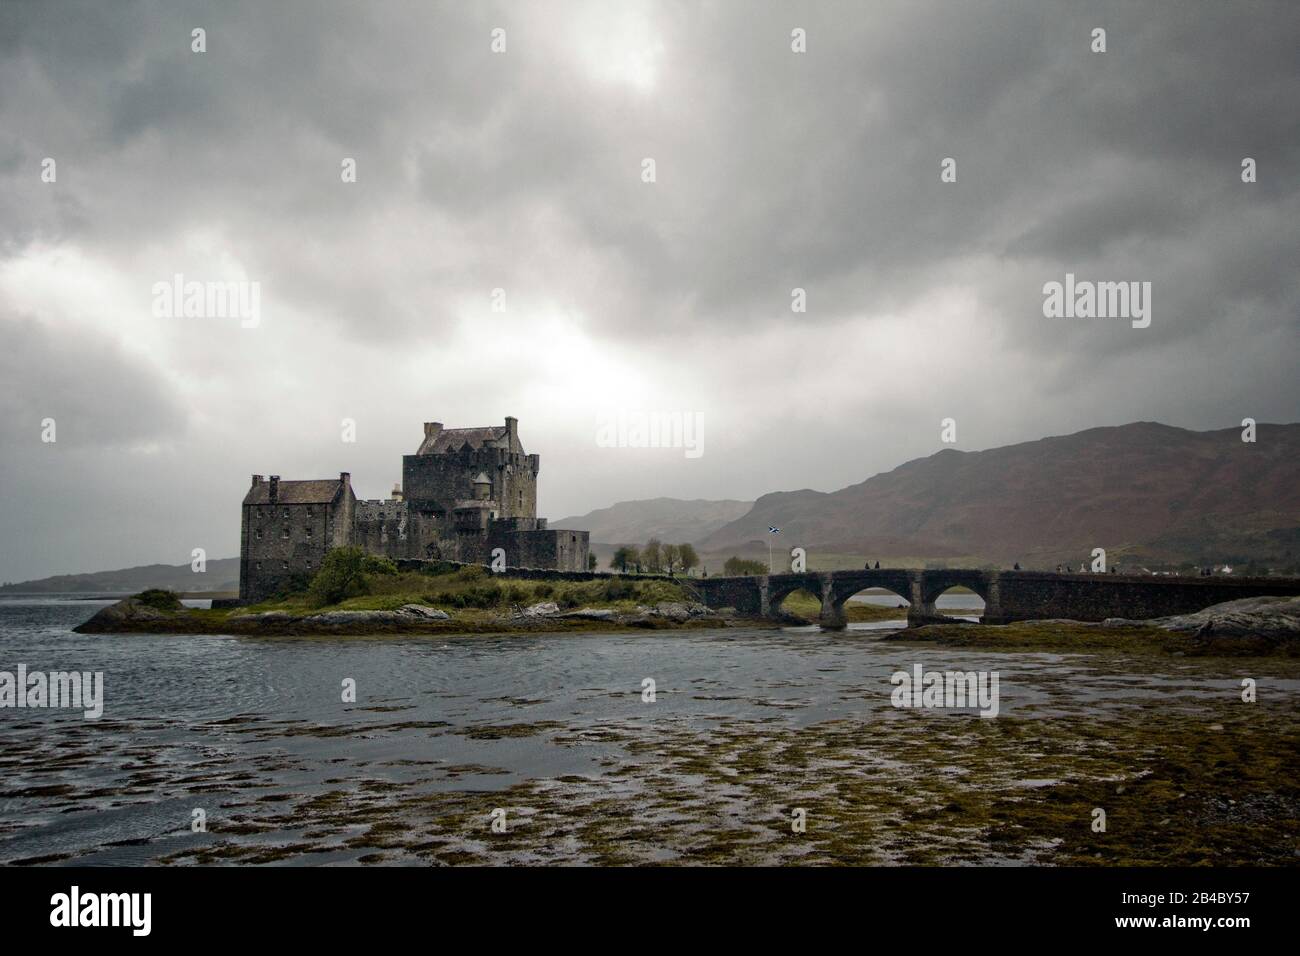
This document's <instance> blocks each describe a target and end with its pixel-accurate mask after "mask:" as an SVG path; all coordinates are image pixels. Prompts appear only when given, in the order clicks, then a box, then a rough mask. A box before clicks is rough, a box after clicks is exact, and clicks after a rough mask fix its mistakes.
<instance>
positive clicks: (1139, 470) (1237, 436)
mask: <svg viewBox="0 0 1300 956" xmlns="http://www.w3.org/2000/svg"><path fill="white" fill-rule="evenodd" d="M769 525H775V526H778V527H780V528H781V529H782V538H781V543H782V544H783V545H784V546H786V547H787V548H788V547H790V546H793V545H800V546H802V547H805V548H809V549H812V548H816V549H818V550H821V551H823V552H832V553H842V554H854V555H863V554H865V555H877V556H880V557H886V558H888V557H890V556H904V555H905V556H909V557H920V558H925V559H933V560H948V561H950V563H951V562H956V561H962V562H981V563H983V562H996V563H1002V564H1009V563H1011V562H1013V561H1020V562H1022V563H1025V564H1026V565H1033V566H1036V567H1044V566H1048V567H1050V566H1052V565H1054V564H1055V563H1056V562H1058V561H1060V562H1070V563H1072V564H1074V565H1077V564H1078V563H1079V562H1080V561H1083V560H1087V559H1089V555H1090V554H1091V551H1092V549H1093V548H1097V547H1101V548H1105V549H1106V550H1107V554H1108V556H1109V557H1111V558H1112V560H1114V559H1116V558H1124V559H1126V560H1127V561H1128V562H1148V563H1149V562H1169V563H1177V562H1193V563H1210V562H1213V561H1227V562H1232V563H1244V562H1245V561H1246V560H1248V559H1255V560H1257V561H1260V562H1265V563H1268V562H1271V563H1274V564H1277V565H1282V566H1293V565H1296V564H1297V563H1298V562H1300V424H1290V425H1267V424H1261V425H1259V426H1258V429H1257V441H1256V442H1254V443H1246V442H1243V441H1242V440H1241V430H1240V429H1237V428H1229V429H1224V430H1222V431H1211V432H1192V431H1186V430H1184V429H1181V428H1173V427H1170V426H1168V425H1161V424H1157V423H1154V422H1136V423H1134V424H1130V425H1123V426H1119V427H1113V428H1092V429H1088V430H1087V431H1082V432H1078V433H1076V434H1073V435H1067V436H1064V437H1059V438H1044V439H1042V440H1040V441H1033V442H1024V443H1022V444H1018V445H1008V446H1005V447H1002V448H993V449H989V450H987V451H977V452H965V451H958V450H956V449H952V448H948V449H944V450H943V451H939V452H937V453H935V454H933V455H931V456H929V457H928V458H920V459H916V460H915V461H909V462H907V463H906V464H904V465H900V466H899V467H898V468H895V469H894V470H893V471H890V472H888V473H885V474H880V475H875V476H874V477H872V478H869V479H867V480H866V481H864V482H862V483H861V484H857V485H853V486H851V487H848V488H844V489H841V490H840V491H835V492H831V493H825V492H818V491H807V490H805V491H789V492H778V493H775V494H768V495H764V496H762V497H761V498H759V499H758V501H756V502H755V503H754V507H753V509H752V510H751V511H749V512H748V513H747V514H745V515H744V516H742V517H741V518H740V519H738V520H735V521H731V522H730V523H728V524H726V525H725V526H723V527H721V528H719V529H717V530H716V531H714V532H712V533H711V534H709V535H707V536H702V538H701V540H699V541H698V542H697V547H698V548H699V549H700V550H701V551H704V552H706V553H713V554H717V553H722V552H732V551H744V550H749V551H753V550H754V549H755V545H756V544H757V545H761V546H765V545H766V542H765V541H763V540H762V539H763V538H764V536H765V535H766V532H767V527H768V526H769Z"/></svg>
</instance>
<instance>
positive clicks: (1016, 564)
mask: <svg viewBox="0 0 1300 956" xmlns="http://www.w3.org/2000/svg"><path fill="white" fill-rule="evenodd" d="M1011 570H1012V571H1019V570H1020V562H1019V561H1017V562H1016V563H1015V564H1014V565H1013V566H1012V568H1011Z"/></svg>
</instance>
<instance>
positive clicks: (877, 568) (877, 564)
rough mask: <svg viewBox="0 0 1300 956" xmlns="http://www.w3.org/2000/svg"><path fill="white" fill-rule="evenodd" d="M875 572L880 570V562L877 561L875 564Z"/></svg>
mask: <svg viewBox="0 0 1300 956" xmlns="http://www.w3.org/2000/svg"><path fill="white" fill-rule="evenodd" d="M876 570H877V571H879V570H880V562H879V561H877V562H876Z"/></svg>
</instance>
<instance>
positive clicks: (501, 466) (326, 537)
mask: <svg viewBox="0 0 1300 956" xmlns="http://www.w3.org/2000/svg"><path fill="white" fill-rule="evenodd" d="M539 468H540V463H539V459H538V456H537V455H529V454H526V453H525V452H524V446H523V445H522V444H521V443H520V441H519V422H518V420H517V419H514V418H507V419H506V420H505V425H504V426H500V425H498V426H488V427H485V428H444V427H443V426H442V423H441V422H425V424H424V441H422V442H421V443H420V447H419V448H418V449H417V450H416V452H415V454H413V455H403V456H402V481H401V484H400V485H399V486H397V487H394V489H393V493H392V496H391V497H389V498H388V499H385V500H370V501H367V500H358V499H357V497H356V495H355V494H353V492H352V480H351V476H350V475H349V473H348V472H346V471H345V472H341V473H340V474H339V476H338V478H326V479H320V480H308V481H281V480H280V476H279V475H272V476H271V477H270V479H269V480H268V479H264V478H263V477H262V476H261V475H254V476H253V483H252V486H251V487H250V488H249V489H248V493H247V494H246V495H244V504H243V516H242V523H241V527H240V545H239V559H240V560H239V597H240V600H241V601H260V600H263V599H265V598H267V597H270V596H271V595H273V594H275V593H276V592H278V591H282V590H285V589H286V588H288V587H290V586H293V585H299V584H301V583H302V581H303V580H304V579H306V578H310V577H311V575H312V574H314V573H315V572H316V569H318V568H319V567H320V563H321V560H322V559H323V558H324V557H325V554H326V552H328V551H329V550H330V549H331V548H339V547H345V546H348V545H355V546H357V547H360V548H363V549H364V550H366V551H368V552H370V553H371V554H375V555H382V556H384V557H389V558H393V559H394V560H416V561H438V560H442V561H465V562H475V563H483V564H486V563H488V561H489V560H490V558H491V556H492V552H493V551H494V550H495V549H496V548H501V549H502V550H503V551H504V552H505V555H506V564H507V566H508V567H515V568H548V569H554V570H560V571H585V570H587V554H588V549H589V541H588V533H587V532H586V531H564V530H558V529H554V528H547V527H546V519H545V518H538V517H537V472H538V470H539Z"/></svg>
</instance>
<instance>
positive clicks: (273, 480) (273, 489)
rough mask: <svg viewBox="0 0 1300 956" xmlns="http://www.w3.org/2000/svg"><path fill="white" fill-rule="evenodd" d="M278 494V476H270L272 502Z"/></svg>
mask: <svg viewBox="0 0 1300 956" xmlns="http://www.w3.org/2000/svg"><path fill="white" fill-rule="evenodd" d="M279 496H280V476H279V475H272V476H271V501H272V502H274V501H276V499H278V498H279Z"/></svg>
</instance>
